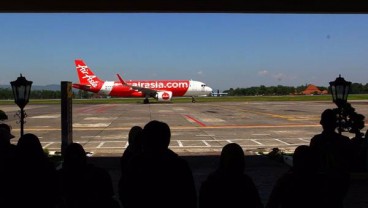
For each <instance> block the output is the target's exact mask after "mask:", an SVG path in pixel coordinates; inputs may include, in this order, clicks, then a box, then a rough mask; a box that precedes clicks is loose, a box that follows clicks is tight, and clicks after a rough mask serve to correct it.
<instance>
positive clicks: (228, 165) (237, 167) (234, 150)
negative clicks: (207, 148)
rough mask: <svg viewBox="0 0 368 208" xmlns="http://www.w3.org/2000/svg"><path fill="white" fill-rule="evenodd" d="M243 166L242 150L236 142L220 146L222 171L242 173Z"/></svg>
mask: <svg viewBox="0 0 368 208" xmlns="http://www.w3.org/2000/svg"><path fill="white" fill-rule="evenodd" d="M244 168H245V158H244V151H243V149H242V147H241V146H240V145H238V144H236V143H230V144H227V145H225V146H224V147H223V148H222V151H221V156H220V170H222V171H224V172H233V173H243V172H244Z"/></svg>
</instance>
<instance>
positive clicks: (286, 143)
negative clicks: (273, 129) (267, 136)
mask: <svg viewBox="0 0 368 208" xmlns="http://www.w3.org/2000/svg"><path fill="white" fill-rule="evenodd" d="M275 140H276V141H278V142H281V143H283V144H286V145H291V144H289V143H287V142H284V141H282V140H280V139H275Z"/></svg>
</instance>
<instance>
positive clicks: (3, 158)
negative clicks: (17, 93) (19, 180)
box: [0, 123, 16, 207]
mask: <svg viewBox="0 0 368 208" xmlns="http://www.w3.org/2000/svg"><path fill="white" fill-rule="evenodd" d="M12 138H14V135H12V134H11V128H10V126H9V125H7V124H4V123H0V207H11V200H10V197H11V195H13V193H10V191H9V189H11V188H12V186H14V184H13V182H12V181H13V180H14V179H13V178H14V173H13V171H14V166H15V162H16V161H15V157H16V146H15V145H13V144H11V142H10V140H11V139H12Z"/></svg>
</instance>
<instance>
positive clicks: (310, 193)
mask: <svg viewBox="0 0 368 208" xmlns="http://www.w3.org/2000/svg"><path fill="white" fill-rule="evenodd" d="M324 189H325V178H324V176H323V175H321V174H318V173H317V169H316V164H315V161H314V158H313V154H312V151H311V149H310V147H309V146H306V145H301V146H298V147H297V148H296V149H295V151H294V154H293V167H292V168H290V170H289V171H288V172H287V173H285V174H284V175H282V176H281V177H280V178H279V179H278V181H277V182H276V184H275V186H274V187H273V190H272V192H271V195H270V197H269V200H268V202H267V205H266V208H304V207H305V208H312V207H313V208H317V207H321V208H322V207H325V204H326V202H325V201H324V197H323V190H324Z"/></svg>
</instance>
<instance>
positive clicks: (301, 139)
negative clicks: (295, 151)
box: [298, 138, 310, 142]
mask: <svg viewBox="0 0 368 208" xmlns="http://www.w3.org/2000/svg"><path fill="white" fill-rule="evenodd" d="M298 139H299V140H300V141H303V142H310V140H308V139H303V138H298Z"/></svg>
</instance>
